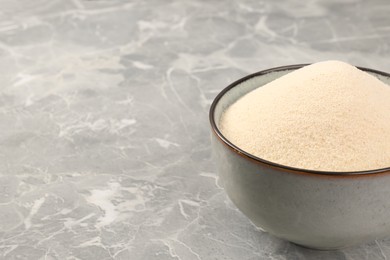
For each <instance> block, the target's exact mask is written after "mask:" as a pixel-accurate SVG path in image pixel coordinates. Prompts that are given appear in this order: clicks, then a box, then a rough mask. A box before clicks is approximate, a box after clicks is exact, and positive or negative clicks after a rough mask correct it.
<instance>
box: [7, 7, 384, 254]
mask: <svg viewBox="0 0 390 260" xmlns="http://www.w3.org/2000/svg"><path fill="white" fill-rule="evenodd" d="M303 2H304V1H300V0H293V1H287V0H285V1H271V0H269V1H257V0H243V1H217V0H210V1H205V0H194V1H179V0H148V1H142V0H136V1H119V0H110V1H108V0H107V1H100V0H95V1H81V0H34V1H30V0H18V1H15V0H0V6H1V8H0V80H1V81H0V258H1V259H29V260H30V259H46V260H52V259H131V260H141V259H142V260H153V259H159V260H165V259H183V260H192V259H195V260H199V259H225V260H227V259H240V260H254V259H272V260H276V259H278V260H279V259H289V260H290V259H307V260H311V259H336V260H341V259H348V260H352V259H353V260H363V259H367V260H374V259H387V258H388V257H390V238H389V239H388V240H381V241H374V242H372V243H370V244H366V245H362V246H360V247H356V248H349V249H345V250H342V251H333V252H321V251H314V250H309V249H304V248H301V247H299V246H296V245H293V244H291V243H288V242H285V241H282V240H279V239H277V238H274V237H272V236H270V235H268V234H266V233H264V232H262V231H260V230H258V229H256V228H255V227H254V226H253V225H252V224H251V223H250V222H249V221H248V219H247V218H246V217H245V216H243V215H242V214H241V213H240V212H239V211H238V210H237V209H236V208H235V206H234V205H232V203H231V202H230V201H229V199H228V198H227V197H226V195H225V193H224V191H223V190H222V189H221V187H220V186H219V185H218V182H217V174H216V171H215V165H214V161H213V160H212V158H211V147H210V138H209V137H210V132H209V124H208V109H209V106H210V103H211V102H212V99H213V98H214V97H215V96H216V94H217V93H218V92H219V91H220V90H221V89H222V88H223V87H225V86H226V85H227V84H229V83H231V82H232V81H234V80H236V79H238V78H240V77H242V76H244V75H246V74H249V73H252V72H255V71H258V70H262V69H266V68H270V67H274V66H280V65H287V64H295V63H308V62H315V61H320V60H326V59H340V60H343V61H346V62H349V63H352V64H355V65H360V66H366V67H371V68H376V69H379V70H384V71H390V44H389V43H390V15H389V13H390V2H388V1H385V0H383V1H379V0H378V1H363V0H361V1H354V0H347V1H341V0H340V1H336V0H332V1H327V0H323V1H319V0H316V1H308V3H307V4H305V3H303Z"/></svg>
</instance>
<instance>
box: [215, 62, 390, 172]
mask: <svg viewBox="0 0 390 260" xmlns="http://www.w3.org/2000/svg"><path fill="white" fill-rule="evenodd" d="M306 65H307V64H299V65H291V66H284V67H277V68H273V69H269V70H265V71H260V72H257V73H254V74H251V75H248V76H246V77H244V78H242V79H240V80H237V81H236V82H234V83H232V84H231V85H229V86H228V87H226V88H225V89H224V90H222V91H221V92H220V93H219V95H218V96H217V97H216V98H215V100H214V102H213V104H212V106H211V108H210V120H211V125H212V127H213V124H214V125H215V128H214V131H215V132H216V133H217V135H218V136H220V138H221V139H222V141H223V142H226V143H228V145H229V146H231V147H233V148H234V149H235V150H237V151H239V152H240V153H243V154H247V153H246V152H245V151H242V150H241V149H239V148H238V147H235V145H234V144H231V143H230V141H229V140H228V139H226V138H225V137H224V136H223V134H222V133H221V132H220V130H219V123H220V122H219V121H220V118H221V116H222V113H223V112H224V111H225V109H226V108H227V107H229V106H230V105H232V104H233V103H234V102H235V101H237V100H238V99H239V98H241V97H242V96H244V95H245V94H247V93H248V92H250V91H252V90H254V89H256V88H258V87H261V86H263V85H265V84H267V83H269V82H271V81H273V80H275V79H277V78H279V77H281V76H283V75H285V74H288V73H290V72H292V71H293V70H296V69H299V68H301V67H303V66H306ZM358 68H359V69H360V70H362V71H365V72H367V73H369V74H371V75H373V76H375V77H376V78H378V79H379V80H381V81H382V82H384V83H386V84H388V85H390V74H387V73H385V72H381V71H376V70H372V69H367V68H362V67H358ZM389 102H390V100H389ZM229 143H230V144H229ZM247 155H248V156H249V157H251V158H254V159H255V160H259V161H262V162H267V163H270V164H272V165H276V166H279V167H280V166H282V165H278V164H276V163H272V162H268V161H265V160H263V159H261V158H257V157H255V156H253V155H250V154H247ZM282 167H285V168H290V169H295V170H300V171H305V172H311V173H317V174H332V175H333V174H335V173H336V172H322V171H314V170H305V169H296V168H294V167H288V166H282ZM389 170H390V167H388V168H384V169H376V170H370V171H361V172H337V174H345V175H351V174H369V173H379V172H384V171H389Z"/></svg>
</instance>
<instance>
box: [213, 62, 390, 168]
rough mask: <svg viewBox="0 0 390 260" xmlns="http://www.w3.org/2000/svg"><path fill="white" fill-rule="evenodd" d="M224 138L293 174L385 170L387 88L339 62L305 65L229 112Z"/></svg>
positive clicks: (389, 146)
mask: <svg viewBox="0 0 390 260" xmlns="http://www.w3.org/2000/svg"><path fill="white" fill-rule="evenodd" d="M220 129H221V132H222V134H223V135H224V136H225V137H226V138H227V139H228V140H230V141H231V142H232V143H233V144H235V145H236V146H238V147H239V148H241V149H242V150H244V151H246V152H248V153H250V154H253V155H255V156H257V157H260V158H262V159H265V160H268V161H271V162H275V163H278V164H282V165H287V166H291V167H297V168H303V169H311V170H320V171H338V172H340V171H363V170H372V169H379V168H385V167H390V86H388V85H386V84H385V83H383V82H382V81H380V80H378V79H377V78H376V77H374V76H372V75H370V74H368V73H366V72H363V71H361V70H359V69H357V68H356V67H354V66H351V65H349V64H347V63H344V62H340V61H324V62H319V63H315V64H312V65H309V66H305V67H303V68H301V69H298V70H296V71H293V72H291V73H289V74H287V75H285V76H283V77H280V78H278V79H276V80H274V81H272V82H270V83H268V84H266V85H264V86H262V87H259V88H256V89H255V90H253V91H251V92H249V93H248V94H246V95H245V96H243V97H242V98H240V99H239V100H237V101H236V102H235V103H233V104H232V105H231V106H229V107H228V108H227V109H226V111H225V112H224V114H223V115H222V118H221V121H220Z"/></svg>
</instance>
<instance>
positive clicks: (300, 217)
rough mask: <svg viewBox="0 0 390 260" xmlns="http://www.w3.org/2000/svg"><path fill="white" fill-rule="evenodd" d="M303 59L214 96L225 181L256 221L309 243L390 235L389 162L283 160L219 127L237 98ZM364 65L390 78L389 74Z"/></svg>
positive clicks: (342, 243)
mask: <svg viewBox="0 0 390 260" xmlns="http://www.w3.org/2000/svg"><path fill="white" fill-rule="evenodd" d="M306 65H307V64H301V65H291V66H284V67H277V68H272V69H269V70H264V71H260V72H257V73H254V74H251V75H249V76H246V77H244V78H242V79H240V80H238V81H236V82H234V83H232V84H231V85H229V86H228V87H227V88H225V89H224V90H222V92H221V93H220V94H219V95H218V96H217V97H216V98H215V100H214V102H213V104H212V105H211V108H210V115H209V116H210V124H211V129H212V133H213V134H212V145H213V153H214V158H215V159H216V161H217V165H218V173H219V176H220V180H221V183H222V185H223V187H224V189H225V191H226V193H227V194H228V196H229V198H230V199H231V200H232V201H233V203H234V204H235V205H236V206H237V208H238V209H240V210H241V211H242V212H243V213H244V214H245V215H246V216H247V217H248V218H249V219H250V220H251V221H252V222H253V223H254V224H255V225H256V226H258V227H259V228H261V229H263V230H265V231H267V232H269V233H270V234H272V235H274V236H276V237H279V238H282V239H285V240H288V241H291V242H293V243H296V244H299V245H302V246H305V247H309V248H315V249H322V250H334V249H340V248H344V247H348V246H352V245H356V244H360V243H363V242H367V241H370V240H374V239H380V238H384V237H386V236H390V167H389V168H385V169H377V170H372V171H360V172H325V171H314V170H305V169H298V168H294V167H288V166H283V165H280V164H277V163H273V162H270V161H266V160H264V159H261V158H258V157H256V156H253V155H251V154H249V153H247V152H245V151H243V150H241V149H240V148H238V147H237V146H235V145H234V144H233V143H232V142H230V141H229V140H228V139H226V137H224V136H223V134H222V133H221V132H220V130H219V120H220V118H221V115H222V113H223V112H224V110H225V109H226V108H227V107H228V106H230V105H231V104H232V103H234V102H235V101H236V100H238V99H239V98H240V97H242V96H243V95H245V94H247V93H248V92H250V91H251V90H253V89H255V88H258V87H261V86H263V85H265V84H267V83H269V82H271V81H272V80H275V79H276V78H278V77H281V76H283V75H285V74H287V73H289V72H291V71H293V70H296V69H299V68H301V67H303V66H306ZM359 69H360V70H363V71H365V72H368V73H370V74H372V75H374V76H375V77H377V78H378V79H379V80H381V81H383V82H385V83H387V84H390V74H387V73H385V72H381V71H376V70H372V69H367V68H361V67H359ZM389 102H390V100H389ZM389 145H390V144H389Z"/></svg>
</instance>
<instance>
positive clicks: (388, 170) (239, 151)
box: [209, 63, 390, 177]
mask: <svg viewBox="0 0 390 260" xmlns="http://www.w3.org/2000/svg"><path fill="white" fill-rule="evenodd" d="M310 64H311V63H304V64H294V65H286V66H279V67H273V68H270V69H266V70H261V71H258V72H255V73H252V74H249V75H247V76H245V77H243V78H240V79H238V80H236V81H234V82H233V83H231V84H229V85H228V86H227V87H225V88H224V89H223V90H222V91H221V92H219V94H218V95H217V96H216V97H215V98H214V100H213V102H212V104H211V106H210V110H209V121H210V125H211V129H212V132H214V134H215V135H216V136H217V138H218V139H219V140H220V141H222V143H224V144H225V145H227V147H228V148H230V149H231V150H232V151H234V152H235V153H237V154H238V155H241V156H243V157H245V158H246V159H251V160H254V161H255V162H258V163H262V164H266V165H268V166H272V167H276V168H279V169H282V170H287V171H289V172H294V173H306V174H311V175H327V176H329V175H333V176H335V177H336V176H340V177H352V176H362V175H363V176H367V175H373V174H375V175H377V174H381V173H382V174H384V173H390V166H389V167H385V168H380V169H373V170H364V171H340V172H336V171H318V170H310V169H303V168H298V167H292V166H287V165H283V164H279V163H275V162H272V161H268V160H265V159H262V158H260V157H257V156H254V155H252V154H250V153H248V152H246V151H244V150H242V149H241V148H239V147H237V146H236V145H234V144H233V143H232V142H230V141H229V140H228V139H227V138H226V137H225V136H224V135H223V134H222V133H221V131H220V130H219V129H218V127H217V124H216V122H215V120H214V114H215V108H216V106H217V104H218V102H219V101H220V100H221V98H222V97H223V96H224V95H225V94H226V93H227V92H228V91H229V90H231V89H232V88H234V87H236V86H238V85H240V84H241V83H243V82H245V81H247V80H249V79H251V78H254V77H258V76H263V75H266V74H268V73H272V72H278V71H285V70H297V69H300V68H302V67H304V66H307V65H310ZM356 68H358V69H360V70H362V71H365V72H371V73H374V74H378V75H381V76H384V77H389V78H390V74H389V73H386V72H383V71H379V70H375V69H370V68H365V67H360V66H356Z"/></svg>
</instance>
